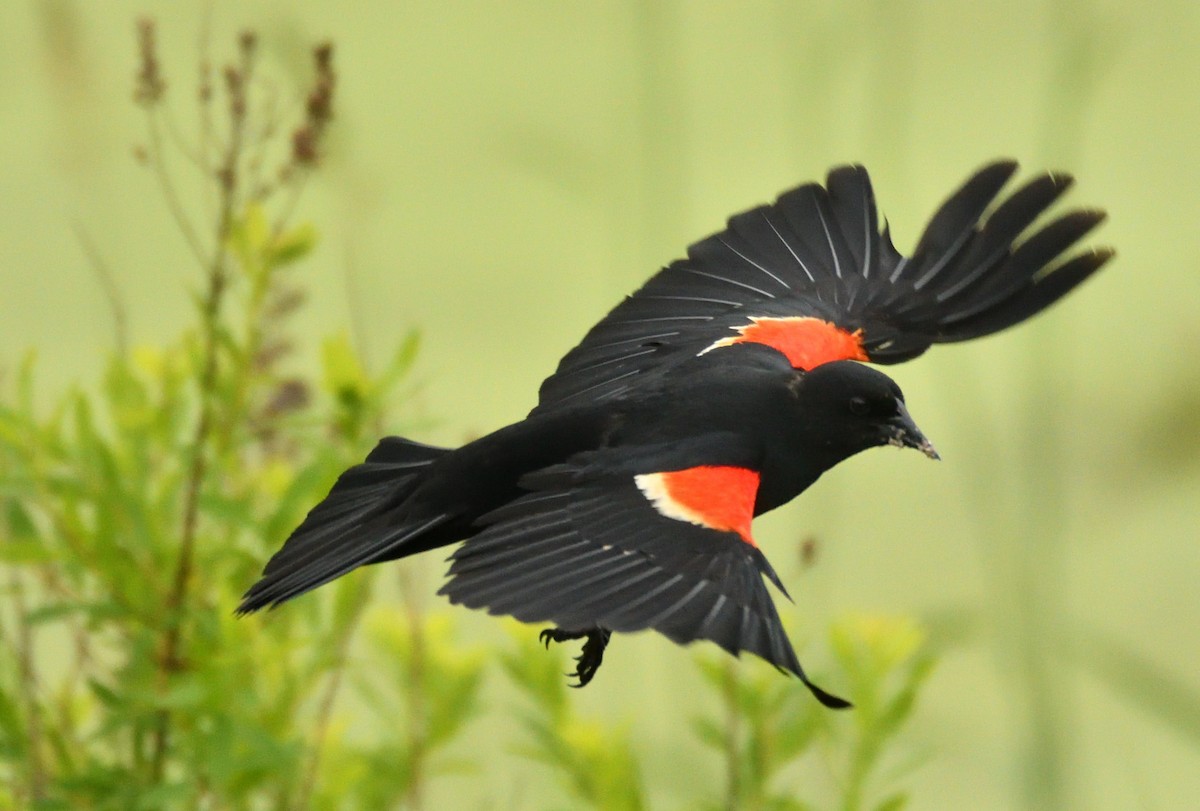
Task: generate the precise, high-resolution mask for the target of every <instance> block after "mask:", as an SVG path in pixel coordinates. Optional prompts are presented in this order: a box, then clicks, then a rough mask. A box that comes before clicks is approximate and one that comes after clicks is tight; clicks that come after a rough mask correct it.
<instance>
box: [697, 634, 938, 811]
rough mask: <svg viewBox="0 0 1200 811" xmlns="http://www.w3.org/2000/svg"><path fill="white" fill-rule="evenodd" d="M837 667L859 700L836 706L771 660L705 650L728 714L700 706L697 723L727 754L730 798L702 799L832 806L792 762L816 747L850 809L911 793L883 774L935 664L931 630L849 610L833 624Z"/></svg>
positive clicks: (889, 810) (889, 807) (775, 809)
mask: <svg viewBox="0 0 1200 811" xmlns="http://www.w3.org/2000/svg"><path fill="white" fill-rule="evenodd" d="M829 638H830V642H831V644H832V647H833V651H834V653H835V657H836V659H835V663H836V668H835V669H834V672H833V673H832V674H831V678H832V679H834V680H835V681H836V683H838V684H839V685H845V687H844V688H843V689H844V690H845V691H846V693H847V694H848V695H852V696H854V702H855V707H854V709H853V710H852V711H849V712H846V713H830V712H829V711H827V710H825V709H824V708H822V707H821V706H820V705H819V704H817V703H816V702H814V701H812V700H811V699H810V697H809V696H806V695H804V694H802V693H799V692H798V691H796V690H795V689H794V685H792V684H791V683H790V682H788V681H781V680H780V679H779V678H778V674H777V673H775V672H773V671H772V670H771V669H770V668H767V667H745V666H739V665H737V664H735V663H731V662H729V661H727V660H725V659H723V658H722V659H718V658H716V657H712V656H706V657H704V658H703V659H701V660H700V663H701V667H702V669H703V671H704V676H705V680H706V681H707V683H708V685H709V686H710V687H711V688H712V689H713V690H716V691H718V692H719V693H720V695H721V696H722V704H723V714H722V715H721V716H699V717H697V718H695V719H694V728H695V730H696V732H697V734H698V735H699V736H700V737H701V739H702V740H703V741H704V742H705V743H706V744H707V745H708V746H709V747H711V748H712V749H714V750H716V751H717V752H719V753H720V754H721V757H722V758H723V759H724V760H725V768H726V776H727V777H726V783H727V785H726V796H725V800H724V802H723V803H716V802H709V803H707V804H702V805H703V807H711V808H738V809H770V811H805V810H806V809H817V808H824V807H828V806H827V804H826V802H825V801H823V799H822V798H821V797H820V796H819V794H818V796H813V794H814V793H816V792H814V791H813V789H812V788H810V787H806V786H804V784H803V783H802V782H801V781H799V780H797V778H796V777H795V775H791V776H788V775H787V774H786V773H785V771H786V769H787V768H788V767H789V766H793V765H795V763H796V761H797V760H798V759H801V758H805V757H812V756H813V755H817V756H819V757H824V758H826V759H827V766H828V768H829V769H830V770H831V771H832V772H833V773H834V775H835V784H836V785H838V786H839V791H838V793H839V794H840V800H839V801H838V803H837V805H836V807H837V808H840V809H843V811H864V810H865V809H870V810H871V811H894V810H895V809H900V808H903V807H904V806H905V803H906V801H907V797H906V795H905V794H904V793H902V792H898V791H897V790H896V786H895V785H894V783H895V782H896V779H897V778H898V776H899V775H898V774H897V773H895V772H893V773H891V774H889V775H887V776H886V777H881V772H882V770H881V769H880V762H881V760H882V759H883V755H884V753H885V751H886V750H887V744H888V743H889V742H890V741H891V739H892V738H894V737H895V736H896V735H897V734H898V733H899V732H900V730H901V728H902V726H903V725H904V722H905V721H906V720H907V719H908V717H909V715H910V714H911V712H912V709H913V705H914V701H915V700H916V696H917V691H918V690H919V688H920V687H921V685H922V683H923V682H924V680H925V677H926V676H927V675H928V674H929V672H930V669H931V668H932V666H933V658H932V656H931V654H930V652H929V650H928V648H927V645H926V642H925V639H924V634H923V633H922V631H921V630H920V629H919V628H918V627H917V626H916V625H915V624H914V623H913V622H912V621H910V620H901V619H896V618H888V617H870V618H867V617H847V618H845V619H843V620H841V621H839V622H837V623H835V624H834V625H833V627H832V628H831V629H830V637H829Z"/></svg>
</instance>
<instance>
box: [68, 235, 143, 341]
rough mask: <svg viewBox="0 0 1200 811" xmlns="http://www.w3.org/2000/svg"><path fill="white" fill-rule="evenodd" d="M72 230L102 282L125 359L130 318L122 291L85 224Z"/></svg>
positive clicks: (114, 330)
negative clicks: (122, 297)
mask: <svg viewBox="0 0 1200 811" xmlns="http://www.w3.org/2000/svg"><path fill="white" fill-rule="evenodd" d="M71 228H72V230H73V231H74V232H75V238H76V239H77V240H79V246H80V247H81V248H83V253H84V255H85V256H87V258H88V262H89V264H90V265H91V267H92V270H93V271H95V273H96V278H97V280H99V282H100V290H101V291H102V292H103V293H104V300H105V301H106V302H107V303H108V311H109V313H110V314H111V315H112V322H113V338H114V340H115V341H116V344H117V354H119V355H121V356H122V357H124V356H125V355H127V354H128V350H129V318H128V315H127V314H126V311H125V302H124V301H122V300H121V290H120V288H119V287H118V286H117V280H116V278H115V277H114V276H113V273H112V270H111V269H110V268H109V266H108V263H107V262H105V261H104V257H103V256H101V255H100V251H99V250H98V249H97V248H96V243H95V242H93V241H92V238H91V236H90V235H89V234H88V232H87V229H85V228H84V227H83V224H82V223H81V222H79V221H78V220H76V221H75V222H73V223H71Z"/></svg>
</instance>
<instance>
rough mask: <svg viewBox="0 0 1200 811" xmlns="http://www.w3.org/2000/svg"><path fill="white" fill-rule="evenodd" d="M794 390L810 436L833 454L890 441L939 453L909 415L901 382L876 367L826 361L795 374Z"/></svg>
mask: <svg viewBox="0 0 1200 811" xmlns="http://www.w3.org/2000/svg"><path fill="white" fill-rule="evenodd" d="M793 389H794V391H795V394H796V397H797V399H798V400H799V404H800V408H801V409H802V411H803V413H804V416H805V419H804V422H805V430H806V431H809V432H811V434H812V436H811V441H814V442H816V443H817V444H818V445H820V446H822V447H825V448H827V449H829V451H831V452H832V453H833V454H834V455H837V456H839V457H841V458H845V457H848V456H852V455H854V454H856V453H858V452H859V451H864V450H866V449H867V448H873V447H875V446H877V445H895V446H896V447H901V448H915V449H917V450H919V451H921V453H923V454H925V455H926V456H928V457H929V458H930V459H939V458H941V457H939V456H938V453H937V451H936V450H934V448H933V443H931V442H930V441H929V440H928V439H926V438H925V435H924V434H923V433H921V429H920V428H918V427H917V424H916V423H915V422H913V419H912V417H911V416H909V413H908V408H907V407H906V406H905V404H904V393H903V392H902V391H900V387H899V386H897V385H896V382H895V381H894V380H892V379H891V378H890V377H888V376H887V375H885V374H883V373H882V372H880V371H877V370H876V369H873V368H871V367H869V366H864V365H862V364H860V363H855V362H853V361H836V362H834V363H825V364H822V365H820V366H817V367H816V368H814V369H813V370H811V371H809V372H805V373H802V374H800V375H799V376H798V377H797V379H796V381H795V384H794V387H793Z"/></svg>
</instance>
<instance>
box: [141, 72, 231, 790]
mask: <svg viewBox="0 0 1200 811" xmlns="http://www.w3.org/2000/svg"><path fill="white" fill-rule="evenodd" d="M251 64H252V63H251V62H250V60H249V59H248V58H246V59H244V60H243V62H242V64H241V66H240V68H239V69H237V70H234V69H230V70H229V71H227V73H226V79H227V82H228V85H229V94H230V119H229V124H230V139H229V147H228V149H227V151H226V153H225V159H224V161H223V162H222V167H221V170H220V172H219V173H218V181H219V184H220V189H221V197H220V199H221V205H220V211H219V214H218V217H217V222H216V236H215V239H214V242H213V250H212V256H211V259H210V260H209V263H208V291H207V293H206V295H205V297H204V307H203V313H202V323H203V325H204V346H203V350H202V357H203V368H202V370H201V373H200V392H199V394H200V416H199V418H198V419H197V420H196V428H195V431H194V433H193V436H192V443H191V446H192V458H191V464H190V466H189V468H188V474H187V483H186V485H185V490H184V503H183V528H182V531H181V533H180V542H179V559H178V562H177V563H176V566H175V577H174V579H173V581H172V586H171V592H170V594H169V595H168V596H167V603H166V606H165V608H166V612H167V629H166V633H165V635H164V637H163V645H162V652H161V655H160V657H159V680H160V684H161V686H162V687H164V688H165V686H166V682H167V680H168V679H169V678H170V676H172V675H173V674H175V673H177V672H179V671H180V670H181V669H182V666H183V662H182V661H181V659H180V648H181V646H182V638H183V618H182V617H181V616H180V615H181V613H182V612H183V609H184V607H185V605H186V603H187V598H188V587H189V584H190V582H191V576H192V569H193V566H194V563H195V549H196V527H197V521H198V518H199V505H200V490H201V488H202V485H203V483H204V478H205V474H206V473H207V471H208V455H207V454H206V453H205V451H206V445H207V444H208V440H209V436H210V434H211V432H212V428H213V421H214V413H213V412H214V403H213V399H214V395H215V393H216V383H217V366H218V362H217V356H218V347H217V343H218V340H217V335H218V332H219V331H220V320H221V305H222V304H223V302H224V299H225V292H226V289H227V287H228V268H227V267H226V262H227V259H228V254H227V250H226V244H227V242H228V240H229V233H230V228H231V227H232V224H233V214H234V211H235V210H236V206H237V200H238V168H239V161H240V160H241V157H242V154H241V153H242V139H243V135H244V130H245V121H246V115H245V111H246V99H245V88H246V83H247V82H248V81H249V79H250V70H251ZM170 724H171V714H170V711H168V710H165V709H164V710H160V711H159V713H158V717H157V719H156V722H155V728H154V733H153V737H152V743H151V760H150V773H151V776H152V778H153V779H154V780H155V781H159V780H161V779H162V776H163V771H164V768H165V765H166V753H167V748H168V743H169V738H170Z"/></svg>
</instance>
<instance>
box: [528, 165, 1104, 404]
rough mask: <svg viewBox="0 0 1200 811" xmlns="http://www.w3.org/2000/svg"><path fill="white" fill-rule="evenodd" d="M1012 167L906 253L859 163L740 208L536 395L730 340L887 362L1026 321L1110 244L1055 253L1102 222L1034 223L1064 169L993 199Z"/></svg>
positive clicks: (629, 378) (967, 194)
mask: <svg viewBox="0 0 1200 811" xmlns="http://www.w3.org/2000/svg"><path fill="white" fill-rule="evenodd" d="M1016 168H1017V164H1016V162H1014V161H998V162H996V163H992V164H990V165H988V166H985V167H983V168H982V169H980V170H979V171H978V172H976V173H975V174H974V175H973V176H972V177H971V178H969V179H968V180H967V181H966V183H964V184H963V185H962V187H961V188H959V189H958V190H957V191H956V192H954V194H952V195H951V196H950V198H949V199H947V200H946V202H945V203H943V204H942V206H941V208H939V209H938V211H937V212H936V213H935V214H934V216H933V218H932V219H931V220H930V222H929V225H928V226H927V227H926V228H925V232H924V234H923V235H922V236H921V239H920V240H919V241H918V243H917V247H916V249H915V250H914V251H913V254H912V256H911V257H906V256H902V255H901V254H900V253H899V252H898V251H897V250H896V249H895V247H894V246H893V245H892V240H891V236H890V234H889V232H888V229H887V227H886V226H885V227H883V228H882V229H881V228H880V223H879V214H878V211H877V209H876V205H875V194H874V192H873V190H872V188H871V180H870V178H869V177H868V175H867V171H866V169H864V168H863V167H861V166H846V167H841V168H838V169H834V170H833V171H832V172H830V173H829V177H828V179H827V180H826V183H825V186H824V187H822V186H821V185H819V184H817V183H810V184H808V185H805V186H801V187H799V188H797V189H793V190H792V191H789V192H786V193H784V194H783V195H782V196H780V198H779V199H778V200H776V201H775V203H774V204H773V205H769V206H761V207H759V208H756V209H753V210H752V211H747V212H745V213H742V214H738V215H736V216H734V217H733V218H732V219H730V220H729V225H728V228H726V230H724V231H722V232H720V233H718V234H714V235H713V236H710V237H708V238H707V239H704V240H701V241H700V242H697V243H696V244H694V245H692V246H691V247H690V248H689V249H688V256H687V258H686V259H681V260H678V261H676V262H674V263H672V264H671V265H670V266H669V267H667V268H665V269H663V270H662V271H660V272H659V273H658V274H656V275H655V276H654V277H652V278H651V279H650V280H649V281H648V282H647V283H646V284H645V285H644V286H643V287H642V288H641V289H640V290H638V291H637V292H636V293H634V294H633V295H632V296H630V297H628V298H627V299H626V300H625V301H624V302H622V303H621V304H620V305H618V306H617V307H616V308H615V309H614V310H613V311H612V312H610V313H609V314H608V315H607V316H606V317H605V318H604V319H603V320H602V321H600V323H598V324H597V325H596V326H595V327H593V328H592V330H591V331H590V332H589V333H588V334H587V336H586V337H585V338H584V339H583V341H582V342H581V343H580V344H579V345H578V346H577V347H575V348H574V349H572V350H571V351H570V352H569V353H567V355H566V356H565V357H564V358H563V359H562V361H561V362H560V363H559V365H558V369H557V370H556V371H555V373H554V374H553V375H552V376H550V377H549V378H547V379H546V380H545V382H543V383H542V387H541V391H540V394H539V405H538V407H539V408H546V407H548V406H551V405H557V404H560V403H569V402H571V401H577V398H584V397H586V398H588V399H590V400H600V399H604V398H607V397H612V396H616V395H619V394H620V393H622V392H623V391H626V390H627V389H629V388H630V387H632V386H633V385H636V384H637V383H638V377H639V375H643V374H644V373H646V372H648V371H651V370H659V369H662V368H665V367H669V366H672V365H674V364H676V363H680V362H684V361H686V359H687V358H689V357H694V356H696V355H698V354H701V353H704V352H711V351H718V350H720V349H721V348H722V347H724V346H728V345H730V344H734V343H740V342H748V341H749V342H756V343H765V344H768V345H771V346H774V347H775V348H777V349H779V350H780V351H782V352H783V353H784V354H785V355H787V356H788V358H789V359H790V360H791V361H792V364H793V365H794V366H796V367H797V368H803V369H808V368H812V366H815V365H817V364H820V363H824V362H828V361H831V360H845V359H852V360H869V361H874V362H878V363H898V362H900V361H903V360H908V359H910V358H914V357H916V356H917V355H920V354H921V353H922V352H924V351H925V350H926V349H928V348H929V347H930V345H932V344H935V343H951V342H954V341H964V340H967V339H969V338H975V337H979V336H982V335H988V334H990V333H993V332H998V331H999V330H1002V329H1005V328H1007V327H1010V326H1012V325H1014V324H1016V323H1018V322H1020V321H1023V320H1025V319H1026V318H1029V317H1030V316H1032V315H1034V314H1036V313H1037V312H1039V311H1040V310H1042V309H1043V308H1045V307H1047V306H1049V305H1050V304H1052V303H1054V302H1055V301H1057V300H1058V299H1059V298H1061V297H1062V296H1064V295H1065V294H1066V293H1067V292H1069V291H1070V290H1071V289H1073V288H1074V287H1075V286H1076V285H1078V284H1079V283H1080V282H1082V281H1083V280H1084V279H1086V278H1088V277H1089V276H1090V275H1091V274H1092V273H1094V272H1095V271H1096V270H1098V269H1099V268H1100V266H1101V265H1103V264H1104V263H1105V262H1106V261H1107V260H1108V259H1109V257H1110V256H1111V255H1112V252H1111V251H1109V250H1105V249H1092V250H1088V251H1085V252H1082V253H1078V254H1075V255H1070V256H1067V257H1065V258H1064V254H1066V253H1067V252H1068V250H1069V249H1070V248H1071V247H1072V246H1073V245H1075V244H1076V243H1077V242H1078V241H1079V240H1080V239H1082V238H1083V237H1084V236H1085V235H1086V234H1087V233H1088V232H1089V231H1091V230H1092V229H1093V228H1094V227H1095V226H1096V225H1097V224H1099V223H1100V222H1101V221H1102V220H1103V219H1104V212H1102V211H1099V210H1095V209H1085V210H1074V211H1070V212H1068V213H1066V214H1064V215H1062V216H1060V217H1058V218H1057V219H1054V220H1053V221H1051V222H1049V223H1047V224H1044V225H1042V226H1041V227H1039V228H1031V227H1032V226H1033V224H1034V222H1035V220H1037V219H1038V217H1039V216H1041V215H1042V214H1043V213H1044V212H1045V211H1046V210H1047V209H1048V208H1049V207H1050V206H1051V204H1052V203H1054V201H1055V200H1057V199H1058V198H1059V197H1060V196H1061V195H1062V194H1063V192H1065V191H1066V190H1067V188H1068V187H1069V186H1070V185H1071V182H1072V179H1071V178H1070V177H1069V176H1068V175H1065V174H1059V173H1046V174H1043V175H1041V176H1039V177H1036V178H1034V179H1033V180H1031V181H1029V182H1028V183H1026V184H1025V185H1024V186H1022V187H1021V188H1019V189H1018V190H1017V191H1015V192H1013V193H1012V194H1011V195H1009V196H1007V197H1006V198H1003V199H1002V200H1000V201H999V202H997V201H998V198H999V195H1000V192H1001V189H1002V188H1003V187H1004V185H1005V184H1006V183H1007V182H1008V180H1009V179H1010V178H1011V177H1012V175H1013V173H1014V172H1015V171H1016Z"/></svg>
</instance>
